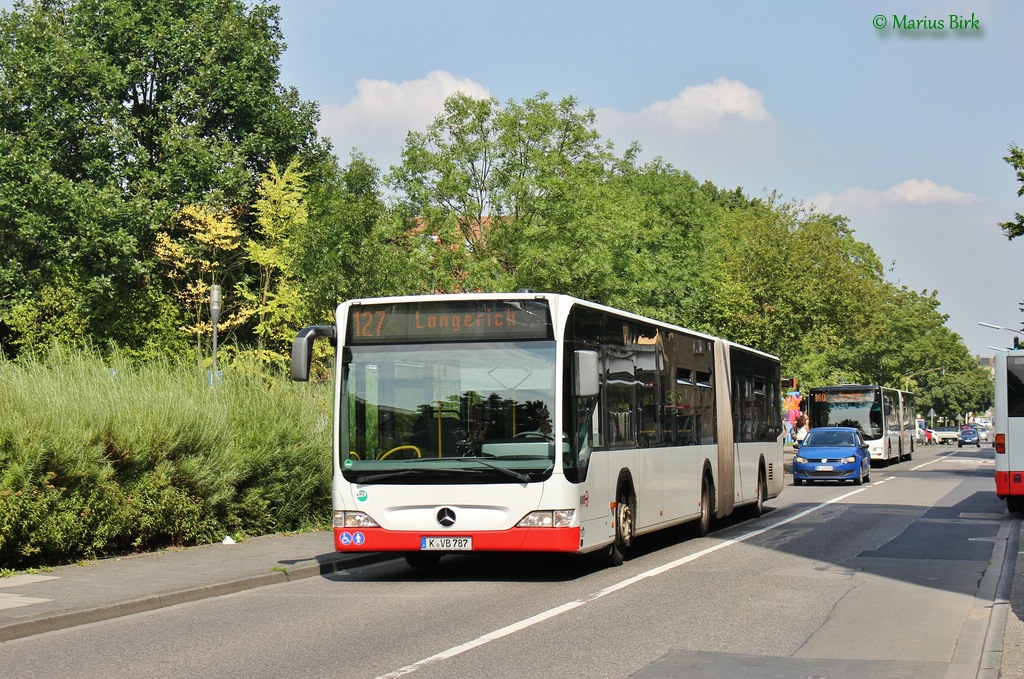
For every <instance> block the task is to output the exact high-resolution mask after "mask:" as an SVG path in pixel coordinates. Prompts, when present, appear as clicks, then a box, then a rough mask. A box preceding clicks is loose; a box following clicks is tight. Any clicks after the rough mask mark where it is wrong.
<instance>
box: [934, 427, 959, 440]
mask: <svg viewBox="0 0 1024 679" xmlns="http://www.w3.org/2000/svg"><path fill="white" fill-rule="evenodd" d="M932 431H933V432H934V435H935V442H936V443H953V442H954V441H956V440H957V439H959V438H960V432H959V431H957V429H956V427H936V428H935V429H933V430H932Z"/></svg>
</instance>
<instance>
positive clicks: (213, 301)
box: [210, 285, 220, 385]
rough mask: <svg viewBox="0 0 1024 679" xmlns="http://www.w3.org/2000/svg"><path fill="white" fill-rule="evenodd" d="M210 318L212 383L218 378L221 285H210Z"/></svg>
mask: <svg viewBox="0 0 1024 679" xmlns="http://www.w3.org/2000/svg"><path fill="white" fill-rule="evenodd" d="M210 320H211V321H212V322H213V373H212V374H211V375H210V384H211V385H212V384H213V383H214V381H215V380H216V379H217V321H218V320H220V286H219V285H212V286H210Z"/></svg>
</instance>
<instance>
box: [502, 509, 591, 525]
mask: <svg viewBox="0 0 1024 679" xmlns="http://www.w3.org/2000/svg"><path fill="white" fill-rule="evenodd" d="M575 518H576V510H575V509H556V510H554V511H544V512H530V513H529V514H527V515H526V516H524V517H523V518H522V520H521V521H520V522H519V523H517V524H516V526H518V527H519V528H568V527H569V526H571V525H572V521H573V519H575Z"/></svg>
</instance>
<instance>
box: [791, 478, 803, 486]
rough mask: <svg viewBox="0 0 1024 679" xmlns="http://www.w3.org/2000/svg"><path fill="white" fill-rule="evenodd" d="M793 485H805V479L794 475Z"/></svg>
mask: <svg viewBox="0 0 1024 679" xmlns="http://www.w3.org/2000/svg"><path fill="white" fill-rule="evenodd" d="M793 485H794V486H802V485H804V480H803V479H798V478H796V477H794V478H793Z"/></svg>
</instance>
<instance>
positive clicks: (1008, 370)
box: [994, 350, 1024, 512]
mask: <svg viewBox="0 0 1024 679" xmlns="http://www.w3.org/2000/svg"><path fill="white" fill-rule="evenodd" d="M995 366H996V367H995V370H996V398H995V423H994V427H995V446H996V479H995V480H996V495H997V496H998V497H999V498H1000V499H1002V500H1006V508H1007V509H1008V510H1009V511H1011V512H1024V350H1014V351H1001V352H998V353H996V356H995Z"/></svg>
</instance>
